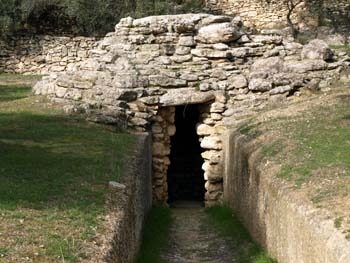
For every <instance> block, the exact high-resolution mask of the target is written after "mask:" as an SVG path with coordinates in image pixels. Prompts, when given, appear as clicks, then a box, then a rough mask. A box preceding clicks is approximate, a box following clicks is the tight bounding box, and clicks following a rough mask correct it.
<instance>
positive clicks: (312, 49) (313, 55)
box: [301, 39, 334, 60]
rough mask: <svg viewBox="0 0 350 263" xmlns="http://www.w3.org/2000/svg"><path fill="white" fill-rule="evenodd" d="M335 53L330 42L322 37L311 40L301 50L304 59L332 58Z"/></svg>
mask: <svg viewBox="0 0 350 263" xmlns="http://www.w3.org/2000/svg"><path fill="white" fill-rule="evenodd" d="M333 55H334V54H333V52H332V50H331V49H330V48H329V46H328V44H327V43H326V42H325V41H323V40H320V39H314V40H311V41H310V42H309V43H308V44H307V45H305V46H304V48H303V50H302V51H301V58H302V59H321V60H331V59H332V58H333Z"/></svg>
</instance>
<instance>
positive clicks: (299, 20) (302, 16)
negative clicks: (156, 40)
mask: <svg viewBox="0 0 350 263" xmlns="http://www.w3.org/2000/svg"><path fill="white" fill-rule="evenodd" d="M294 2H297V1H294ZM206 6H207V7H208V8H209V9H210V10H212V11H213V12H216V13H220V14H227V15H239V16H240V17H241V19H242V21H244V23H245V24H246V25H247V26H250V27H254V28H259V29H264V28H265V29H266V28H282V27H285V26H287V19H286V17H287V16H286V15H287V13H288V7H287V5H286V1H281V0H206ZM349 17H350V2H349V1H347V0H322V1H321V0H305V1H304V2H303V3H301V4H300V5H298V7H297V8H296V9H295V10H294V11H293V15H292V19H293V22H294V23H295V24H297V25H298V26H299V27H300V29H301V30H306V31H308V30H309V29H310V28H312V32H313V33H316V35H318V36H317V37H319V38H320V37H324V38H325V39H327V37H328V35H331V36H332V38H333V39H332V40H330V43H332V41H333V42H334V41H335V40H334V38H337V43H342V42H341V41H343V42H346V41H348V42H349V32H350V22H349ZM317 26H327V30H326V29H325V28H321V29H320V30H319V32H317V30H316V31H315V27H317ZM330 28H332V29H330ZM334 29H336V30H337V31H338V32H339V33H342V36H338V35H337V34H335V32H334ZM309 33H311V32H309ZM325 33H326V36H325ZM344 37H345V39H341V38H344Z"/></svg>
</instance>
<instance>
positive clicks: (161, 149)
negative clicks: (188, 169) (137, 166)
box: [152, 142, 170, 156]
mask: <svg viewBox="0 0 350 263" xmlns="http://www.w3.org/2000/svg"><path fill="white" fill-rule="evenodd" d="M152 153H153V155H154V156H166V155H169V154H170V148H168V147H166V146H165V145H164V144H163V143H159V142H155V143H153V146H152Z"/></svg>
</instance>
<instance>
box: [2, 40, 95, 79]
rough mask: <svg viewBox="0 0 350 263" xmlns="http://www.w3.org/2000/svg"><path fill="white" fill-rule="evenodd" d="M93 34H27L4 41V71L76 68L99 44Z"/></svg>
mask: <svg viewBox="0 0 350 263" xmlns="http://www.w3.org/2000/svg"><path fill="white" fill-rule="evenodd" d="M96 45H97V39H96V38H92V37H91V38H89V37H57V36H23V37H15V38H12V39H10V40H7V41H0V72H5V73H22V74H25V73H26V74H48V73H50V72H63V71H66V70H73V69H74V68H75V67H76V65H77V63H79V62H81V61H82V60H83V59H85V58H87V56H88V51H89V50H91V49H93V48H94V47H96Z"/></svg>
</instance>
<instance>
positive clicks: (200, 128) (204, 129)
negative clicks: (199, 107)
mask: <svg viewBox="0 0 350 263" xmlns="http://www.w3.org/2000/svg"><path fill="white" fill-rule="evenodd" d="M196 130H197V134H198V135H199V136H206V135H211V134H213V133H214V127H212V126H209V125H206V124H204V123H203V124H199V125H197V129H196Z"/></svg>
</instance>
